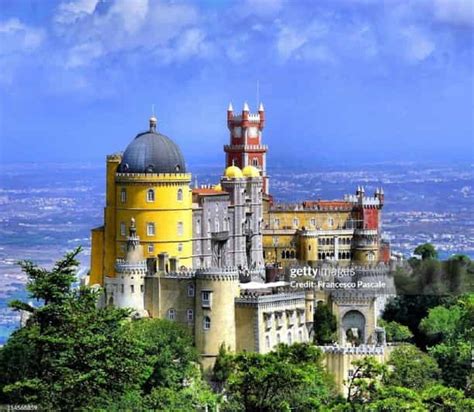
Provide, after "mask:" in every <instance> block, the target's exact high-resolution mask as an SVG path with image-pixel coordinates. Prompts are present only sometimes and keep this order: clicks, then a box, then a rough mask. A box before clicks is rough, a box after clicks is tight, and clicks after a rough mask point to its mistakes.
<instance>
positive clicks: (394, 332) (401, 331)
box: [378, 319, 413, 342]
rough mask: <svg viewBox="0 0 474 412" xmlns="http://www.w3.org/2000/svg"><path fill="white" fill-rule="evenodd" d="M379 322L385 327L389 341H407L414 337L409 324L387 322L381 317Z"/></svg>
mask: <svg viewBox="0 0 474 412" xmlns="http://www.w3.org/2000/svg"><path fill="white" fill-rule="evenodd" d="M378 324H379V326H381V327H383V328H384V329H385V333H386V337H387V342H407V341H409V340H410V339H411V338H413V333H411V331H410V329H409V328H408V326H405V325H402V324H400V323H398V322H395V321H392V322H387V321H386V320H384V319H379V321H378Z"/></svg>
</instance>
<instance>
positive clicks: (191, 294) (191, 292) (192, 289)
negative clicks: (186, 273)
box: [188, 285, 194, 298]
mask: <svg viewBox="0 0 474 412" xmlns="http://www.w3.org/2000/svg"><path fill="white" fill-rule="evenodd" d="M188 296H189V297H190V298H192V297H193V296H194V285H188Z"/></svg>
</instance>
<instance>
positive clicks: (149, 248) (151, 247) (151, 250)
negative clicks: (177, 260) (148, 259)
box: [148, 244, 155, 253]
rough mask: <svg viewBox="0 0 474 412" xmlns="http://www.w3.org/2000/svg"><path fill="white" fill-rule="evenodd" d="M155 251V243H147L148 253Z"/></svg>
mask: <svg viewBox="0 0 474 412" xmlns="http://www.w3.org/2000/svg"><path fill="white" fill-rule="evenodd" d="M154 251H155V245H153V244H152V245H148V253H153V252H154Z"/></svg>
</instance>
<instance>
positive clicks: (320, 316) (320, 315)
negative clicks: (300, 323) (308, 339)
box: [313, 304, 337, 345]
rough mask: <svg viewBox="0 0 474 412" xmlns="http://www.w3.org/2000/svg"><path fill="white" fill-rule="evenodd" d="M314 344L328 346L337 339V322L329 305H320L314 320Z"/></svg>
mask: <svg viewBox="0 0 474 412" xmlns="http://www.w3.org/2000/svg"><path fill="white" fill-rule="evenodd" d="M313 322H314V323H313V330H314V342H315V343H316V344H318V345H326V344H328V343H332V342H334V340H335V339H336V330H337V320H336V317H335V316H334V315H333V314H332V312H331V310H330V309H329V306H328V305H325V304H318V306H317V308H316V310H315V312H314V318H313Z"/></svg>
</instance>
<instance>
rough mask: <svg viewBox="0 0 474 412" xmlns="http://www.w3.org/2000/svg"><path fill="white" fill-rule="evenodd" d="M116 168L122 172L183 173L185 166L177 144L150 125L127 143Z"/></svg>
mask: <svg viewBox="0 0 474 412" xmlns="http://www.w3.org/2000/svg"><path fill="white" fill-rule="evenodd" d="M118 170H119V172H124V173H185V172H186V166H185V164H184V158H183V155H182V153H181V150H180V149H179V147H178V145H177V144H176V143H174V142H173V141H172V140H171V139H170V138H169V137H167V136H165V135H163V134H161V133H157V132H156V130H155V128H154V127H151V128H150V130H149V131H148V132H144V133H140V134H138V135H137V137H135V139H134V140H133V141H132V142H131V143H130V144H129V145H128V147H127V148H126V149H125V152H124V154H123V157H122V162H121V163H120V166H119V169H118Z"/></svg>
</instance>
